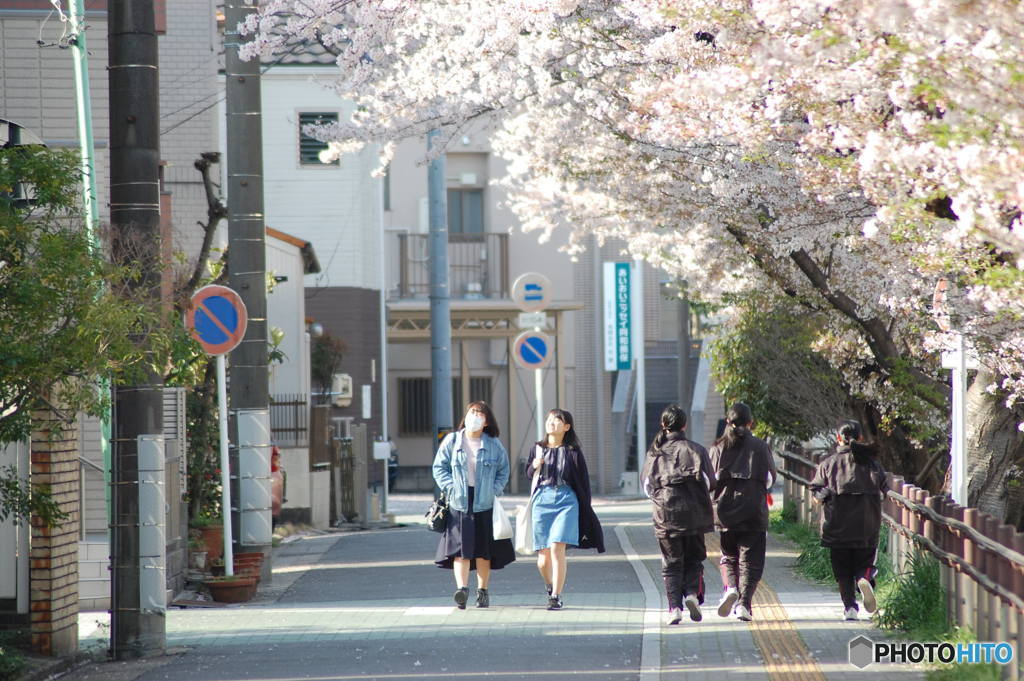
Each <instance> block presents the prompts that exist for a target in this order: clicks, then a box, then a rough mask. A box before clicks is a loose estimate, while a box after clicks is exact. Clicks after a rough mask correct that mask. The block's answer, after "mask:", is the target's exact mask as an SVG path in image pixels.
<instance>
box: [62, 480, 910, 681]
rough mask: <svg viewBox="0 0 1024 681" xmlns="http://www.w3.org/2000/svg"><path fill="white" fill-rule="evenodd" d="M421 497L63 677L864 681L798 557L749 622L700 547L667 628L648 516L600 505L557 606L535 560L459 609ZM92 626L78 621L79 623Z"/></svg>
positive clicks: (845, 626) (140, 680)
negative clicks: (679, 614) (437, 562)
mask: <svg viewBox="0 0 1024 681" xmlns="http://www.w3.org/2000/svg"><path fill="white" fill-rule="evenodd" d="M427 501H428V498H427V496H425V495H422V496H417V495H408V496H397V497H393V498H392V499H391V504H390V506H389V511H391V512H393V513H395V514H396V520H397V521H398V522H399V523H406V524H405V526H400V527H394V528H389V529H383V528H381V529H372V530H368V531H358V532H331V533H321V534H310V535H305V536H301V537H298V538H296V539H294V540H293V541H290V542H288V543H286V544H284V545H282V546H279V547H278V548H276V549H275V552H274V558H273V563H274V575H273V582H272V583H271V584H264V585H261V588H260V593H259V594H258V596H257V597H256V598H255V599H254V600H253V601H251V602H249V603H245V604H241V605H235V606H228V607H212V608H186V609H177V608H172V609H169V610H168V613H167V649H168V653H167V654H166V655H163V656H160V657H156V658H151V659H147V660H140V661H134V662H118V663H112V662H105V663H96V664H91V665H87V666H84V667H80V668H78V669H76V670H75V671H73V672H72V673H71V674H69V675H67V676H66V677H65V678H74V679H81V680H82V681H100V680H102V681H168V680H170V681H235V680H240V679H257V680H262V681H298V680H300V679H312V680H315V681H343V680H348V679H367V680H369V679H381V680H397V679H403V680H410V681H413V680H424V679H449V678H450V679H477V678H488V679H491V678H495V679H510V680H511V679H545V680H546V679H552V680H555V679H557V680H561V679H568V678H570V677H571V678H574V679H575V678H584V679H593V680H595V681H598V680H600V681H604V680H608V681H627V680H628V681H661V680H663V679H716V680H720V679H721V677H722V675H723V674H729V676H730V678H733V677H736V678H743V679H773V680H779V681H782V680H783V679H792V680H794V681H796V680H797V679H807V680H811V679H829V680H830V681H839V680H840V679H846V678H851V679H852V678H865V673H864V672H861V671H859V670H857V669H855V668H854V667H852V666H851V665H850V664H849V663H848V662H847V661H846V650H847V644H848V641H849V640H850V639H851V638H853V637H854V636H856V635H857V634H858V633H865V632H866V633H868V634H870V635H872V636H874V637H875V638H876V639H877V638H880V636H879V635H877V634H878V632H877V631H876V630H873V629H872V628H871V625H870V623H869V622H868V621H866V620H861V621H859V622H853V623H850V622H842V621H841V618H840V615H841V606H840V604H839V602H838V596H837V595H836V594H835V592H834V591H833V590H832V589H831V588H830V586H829V585H815V584H809V583H806V582H803V581H801V580H799V579H797V578H795V577H793V575H792V573H791V571H790V570H789V569H788V565H789V563H791V562H792V559H793V558H794V557H795V553H794V552H793V551H792V549H791V548H789V547H787V546H785V545H784V544H782V543H780V542H779V541H778V540H776V539H774V538H772V539H771V541H770V544H769V559H768V560H769V564H768V569H767V570H766V575H765V584H766V588H765V590H764V594H763V595H759V599H760V600H758V601H755V613H754V614H755V622H754V623H752V624H749V623H744V622H739V621H737V620H735V619H733V618H720V617H718V616H717V614H716V613H715V605H716V604H717V592H718V589H720V581H719V578H718V574H717V573H718V570H717V560H716V556H713V555H711V550H712V548H713V546H715V542H714V541H713V535H709V560H708V561H707V563H706V564H705V575H706V579H707V583H708V593H709V596H708V603H707V604H705V606H704V609H703V611H704V620H703V621H702V622H700V623H694V622H690V621H689V619H685V618H684V621H683V623H682V624H680V625H678V626H671V627H670V626H667V625H664V624H663V623H662V620H663V615H664V607H665V602H664V596H663V595H662V594H661V578H660V556H659V555H658V551H657V545H656V543H655V541H654V536H653V532H652V529H651V525H650V510H649V505H648V503H647V502H644V501H637V500H616V499H605V500H599V502H598V503H597V505H596V508H597V510H598V513H599V515H600V517H601V519H602V523H603V525H604V532H605V541H606V544H607V548H608V551H607V553H604V554H600V555H599V554H597V553H596V552H594V551H580V550H570V552H569V572H568V580H567V585H566V589H565V592H564V596H563V598H564V601H565V609H563V610H561V611H554V612H552V611H548V610H546V607H545V606H546V594H545V592H544V588H543V583H542V581H541V579H540V577H539V575H538V573H537V570H536V562H535V559H534V558H532V557H522V556H520V557H518V559H517V560H516V562H514V563H512V564H511V565H509V566H507V567H506V568H504V569H503V570H500V571H495V572H493V573H492V576H491V584H490V594H491V607H489V608H487V609H477V608H474V607H473V596H474V594H473V589H471V592H470V604H469V607H468V608H467V609H466V610H458V609H456V608H455V607H454V603H453V601H452V593H453V591H454V580H453V578H452V573H451V572H450V571H447V570H441V569H439V568H437V567H435V566H434V565H433V562H432V559H433V554H434V549H435V547H436V544H437V538H438V535H436V534H434V533H431V532H429V531H428V530H426V529H425V527H424V526H423V525H422V524H421V523H420V522H419V521H420V520H421V514H422V512H423V510H425V509H426V506H427ZM515 503H516V501H515V500H514V499H513V500H511V503H509V504H506V508H507V510H509V511H511V510H513V509H514V506H515ZM471 579H472V582H471V583H472V585H473V586H474V587H475V577H473V578H471ZM762 603H763V605H762ZM759 608H763V610H761V611H760V612H761V613H762V614H763V620H759V619H758V617H759ZM90 618H91V619H90ZM102 618H103V615H102V614H95V613H83V616H82V621H83V622H90V621H92V622H95V621H97V620H100V621H102ZM106 631H107V630H106V629H105V628H104V627H103V626H102V625H101V626H99V627H96V626H92V627H91V628H90V627H89V626H83V629H82V632H83V638H82V645H83V647H91V648H93V649H96V648H99V647H102V646H103V643H104V641H103V638H104V636H105V635H106ZM870 671H871V672H872V678H875V679H878V678H881V679H888V678H891V679H899V680H901V681H903V680H907V681H909V680H911V679H913V680H914V681H917V679H920V678H923V672H922V671H921V670H920V669H914V668H911V667H904V668H896V667H887V668H885V669H884V670H882V669H872V670H870Z"/></svg>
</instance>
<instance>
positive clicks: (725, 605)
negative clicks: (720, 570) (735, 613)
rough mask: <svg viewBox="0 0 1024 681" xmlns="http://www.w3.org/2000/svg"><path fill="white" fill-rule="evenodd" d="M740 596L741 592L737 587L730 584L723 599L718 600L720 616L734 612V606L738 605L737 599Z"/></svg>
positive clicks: (726, 615)
mask: <svg viewBox="0 0 1024 681" xmlns="http://www.w3.org/2000/svg"><path fill="white" fill-rule="evenodd" d="M739 597H740V593H739V592H738V591H736V588H735V587H732V586H730V587H729V588H728V589H726V590H725V593H723V594H722V600H720V601H719V602H718V616H719V617H728V616H729V614H730V613H731V612H732V606H734V605H736V600H737V599H738V598H739Z"/></svg>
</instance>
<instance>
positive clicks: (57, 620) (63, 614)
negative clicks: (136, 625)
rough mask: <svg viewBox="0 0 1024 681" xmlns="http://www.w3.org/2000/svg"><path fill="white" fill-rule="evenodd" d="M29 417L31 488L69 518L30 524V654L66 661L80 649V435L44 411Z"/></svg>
mask: <svg viewBox="0 0 1024 681" xmlns="http://www.w3.org/2000/svg"><path fill="white" fill-rule="evenodd" d="M33 417H34V420H35V423H36V428H35V430H34V431H33V433H32V453H31V455H32V484H33V486H35V487H39V486H43V485H47V486H49V488H50V492H51V494H52V495H53V498H54V501H56V502H57V504H58V505H59V506H60V509H61V510H62V511H64V512H65V513H67V515H68V517H67V520H65V521H64V522H62V523H61V524H60V525H59V526H58V527H55V528H48V527H46V526H45V525H43V523H42V522H41V521H40V520H39V519H38V518H35V517H33V518H32V540H31V547H32V548H31V552H30V553H29V560H30V572H29V579H30V599H31V608H30V609H31V622H32V624H31V630H32V648H33V650H35V651H36V652H37V653H40V654H42V655H55V656H56V655H68V654H71V653H74V652H76V651H77V649H78V536H79V526H80V522H81V518H80V512H79V489H78V487H79V470H78V441H77V432H78V431H77V428H75V427H74V426H71V427H68V426H67V425H66V424H63V423H61V422H59V421H57V420H55V419H54V417H53V414H52V413H50V412H48V411H37V412H35V413H34V414H33Z"/></svg>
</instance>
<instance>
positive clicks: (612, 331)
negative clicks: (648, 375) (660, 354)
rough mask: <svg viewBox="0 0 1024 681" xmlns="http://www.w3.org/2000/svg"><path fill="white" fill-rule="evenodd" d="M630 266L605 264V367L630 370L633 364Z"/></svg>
mask: <svg viewBox="0 0 1024 681" xmlns="http://www.w3.org/2000/svg"><path fill="white" fill-rule="evenodd" d="M631 300H632V296H631V291H630V265H629V263H628V262H606V263H604V369H605V371H617V370H623V369H629V368H631V367H632V363H633V346H632V340H631V338H632V329H631V317H632V310H631V307H630V304H631V302H630V301H631Z"/></svg>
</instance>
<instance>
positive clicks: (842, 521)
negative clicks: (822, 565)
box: [811, 442, 888, 548]
mask: <svg viewBox="0 0 1024 681" xmlns="http://www.w3.org/2000/svg"><path fill="white" fill-rule="evenodd" d="M874 453H875V452H874V449H873V448H872V447H870V446H868V445H865V444H862V443H860V442H853V443H851V444H848V445H842V446H841V447H839V449H838V450H836V453H835V454H831V455H829V456H826V457H825V458H824V459H822V460H821V462H820V463H819V464H818V470H817V472H816V473H815V474H814V479H813V480H811V493H812V494H814V497H815V498H816V499H818V500H819V501H821V502H822V503H823V505H824V510H825V513H824V516H825V517H824V522H823V523H822V528H821V545H822V546H830V547H831V546H834V547H842V548H872V547H875V546H877V545H878V531H879V528H880V527H881V526H882V499H883V498H884V497H885V492H886V490H887V489H888V485H887V483H886V480H885V470H884V469H883V468H882V464H880V463H879V462H878V459H877V458H875V456H874Z"/></svg>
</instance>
